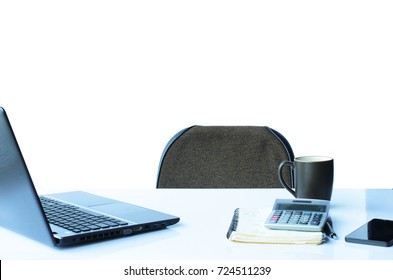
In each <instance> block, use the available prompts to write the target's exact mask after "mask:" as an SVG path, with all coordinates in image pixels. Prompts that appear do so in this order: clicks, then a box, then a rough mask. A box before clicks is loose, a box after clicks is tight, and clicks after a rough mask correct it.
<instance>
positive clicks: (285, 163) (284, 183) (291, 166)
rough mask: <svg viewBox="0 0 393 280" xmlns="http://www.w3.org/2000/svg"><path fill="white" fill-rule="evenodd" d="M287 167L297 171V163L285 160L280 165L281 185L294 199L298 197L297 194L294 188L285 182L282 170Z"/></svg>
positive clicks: (279, 177) (279, 176)
mask: <svg viewBox="0 0 393 280" xmlns="http://www.w3.org/2000/svg"><path fill="white" fill-rule="evenodd" d="M285 165H288V166H289V167H290V168H291V169H292V170H294V169H295V163H294V162H292V161H289V160H285V161H283V162H281V163H280V165H279V166H278V179H279V180H280V183H281V185H282V186H283V187H284V188H286V189H287V190H288V191H289V192H290V193H291V194H292V195H293V196H294V197H296V192H295V189H294V188H293V187H290V186H289V185H288V184H287V183H286V182H285V180H284V177H283V176H282V170H283V168H284V166H285Z"/></svg>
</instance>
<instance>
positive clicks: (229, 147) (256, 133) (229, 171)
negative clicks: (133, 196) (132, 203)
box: [157, 126, 294, 188]
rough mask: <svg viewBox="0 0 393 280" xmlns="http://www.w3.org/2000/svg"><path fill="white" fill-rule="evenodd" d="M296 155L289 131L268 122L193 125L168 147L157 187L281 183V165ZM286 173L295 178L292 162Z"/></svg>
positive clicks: (270, 185)
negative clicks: (278, 129)
mask: <svg viewBox="0 0 393 280" xmlns="http://www.w3.org/2000/svg"><path fill="white" fill-rule="evenodd" d="M293 159H294V154H293V151H292V148H291V146H290V144H289V142H288V141H287V140H286V139H285V137H284V136H283V135H281V134H280V133H279V132H277V131H275V130H273V129H271V128H269V127H266V126H262V127H258V126H192V127H189V128H186V129H184V130H182V131H180V132H178V133H177V134H176V135H175V136H173V137H172V139H171V140H170V141H169V142H168V144H167V146H166V147H165V149H164V151H163V153H162V157H161V161H160V164H159V170H158V178H157V188H280V187H281V184H280V182H279V179H278V171H277V170H278V165H279V164H280V162H281V161H284V160H293ZM284 179H285V180H286V182H291V183H293V174H292V171H291V170H289V168H288V170H284Z"/></svg>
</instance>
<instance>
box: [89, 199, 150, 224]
mask: <svg viewBox="0 0 393 280" xmlns="http://www.w3.org/2000/svg"><path fill="white" fill-rule="evenodd" d="M89 209H92V210H95V211H98V212H101V213H104V214H108V215H111V216H115V217H118V218H121V219H125V220H128V221H132V222H138V221H137V220H139V217H141V216H142V217H143V216H144V213H146V212H149V210H147V209H146V208H143V207H139V206H135V205H130V204H127V203H121V202H116V203H111V204H104V205H96V206H90V207H89Z"/></svg>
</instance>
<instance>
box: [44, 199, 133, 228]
mask: <svg viewBox="0 0 393 280" xmlns="http://www.w3.org/2000/svg"><path fill="white" fill-rule="evenodd" d="M40 199H41V204H42V207H43V209H44V212H45V215H46V217H47V219H48V221H49V223H50V224H53V225H56V226H59V227H62V228H65V229H67V230H70V231H72V232H75V233H81V232H88V231H95V230H101V229H109V228H113V227H118V226H125V225H128V223H127V222H125V221H121V220H119V219H115V218H112V217H109V216H105V215H102V214H99V213H97V214H92V213H88V212H86V211H83V210H82V209H80V208H79V207H77V206H74V205H71V204H67V203H64V202H61V201H57V200H54V199H51V198H48V197H40Z"/></svg>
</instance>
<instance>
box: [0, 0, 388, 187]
mask: <svg viewBox="0 0 393 280" xmlns="http://www.w3.org/2000/svg"><path fill="white" fill-rule="evenodd" d="M392 14H393V4H391V1H345V0H340V1H214V0H209V1H203V0H198V1H186V0H184V1H171V0H169V1H168V0H164V1H149V0H147V1H128V0H127V1H100V0H94V1H86V0H75V1H74V0H67V1H53V0H48V1H42V0H38V1H18V0H14V1H1V2H0V106H3V107H4V108H5V109H6V111H7V113H8V116H9V118H10V120H11V123H12V125H13V128H14V132H15V133H16V136H17V139H18V141H19V144H20V146H21V148H22V151H23V153H24V156H25V159H26V162H27V164H28V166H29V168H30V172H31V174H32V176H33V179H34V181H35V183H36V185H37V187H38V189H39V190H40V191H42V192H56V191H58V190H69V189H84V190H90V189H98V188H105V189H107V188H154V187H155V183H156V175H157V168H158V163H159V160H160V156H161V152H162V150H163V148H164V147H165V145H166V143H167V141H168V140H169V139H170V138H171V137H172V136H173V135H174V134H175V133H176V132H177V131H179V130H181V129H183V128H184V127H187V126H190V125H194V124H201V125H268V126H270V127H272V128H274V129H276V130H278V131H280V132H281V133H282V134H284V136H286V138H287V139H288V140H289V142H290V143H291V145H292V148H293V149H294V152H295V155H297V156H300V155H327V156H331V157H333V158H334V159H335V187H337V188H363V187H367V188H391V187H392V186H393V176H392V175H391V174H392V168H391V157H392V155H393V147H392V145H391V143H392V142H393V133H392V130H393V128H392V125H391V119H392V116H393V112H392V110H391V104H392V101H391V99H390V95H391V94H392V91H393V80H392V77H393V51H392V50H393V32H392V31H393V17H392Z"/></svg>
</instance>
